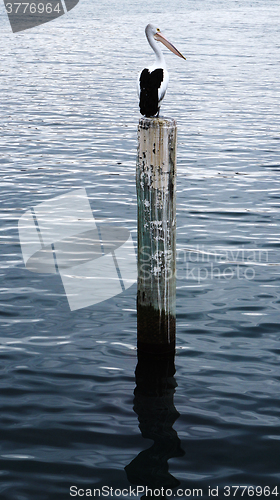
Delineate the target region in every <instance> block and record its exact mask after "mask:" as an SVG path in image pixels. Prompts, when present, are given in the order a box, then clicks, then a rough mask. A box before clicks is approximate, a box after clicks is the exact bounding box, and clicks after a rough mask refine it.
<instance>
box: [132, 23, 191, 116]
mask: <svg viewBox="0 0 280 500" xmlns="http://www.w3.org/2000/svg"><path fill="white" fill-rule="evenodd" d="M145 33H146V37H147V40H148V42H149V44H150V46H151V47H152V49H153V51H154V53H155V56H156V62H155V63H154V64H153V65H152V66H149V67H148V68H145V69H143V70H142V71H141V73H140V75H139V79H138V96H139V107H140V113H141V115H143V116H146V117H151V116H159V110H160V105H161V101H162V99H163V98H164V96H165V92H166V89H167V86H168V80H169V75H168V71H167V69H166V65H165V60H164V57H163V53H162V51H161V49H160V47H159V45H158V44H157V43H156V42H161V43H163V45H165V46H166V47H167V48H168V49H169V50H171V52H173V54H176V56H179V57H181V58H182V59H186V58H185V57H184V56H183V55H182V54H181V52H179V50H177V49H176V47H174V45H172V43H170V42H169V41H168V40H167V38H166V37H165V36H164V35H163V34H162V33H161V31H160V29H159V28H155V27H154V26H153V25H152V24H148V25H147V26H146V29H145Z"/></svg>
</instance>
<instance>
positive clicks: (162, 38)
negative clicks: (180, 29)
mask: <svg viewBox="0 0 280 500" xmlns="http://www.w3.org/2000/svg"><path fill="white" fill-rule="evenodd" d="M154 39H155V40H157V41H158V42H161V43H163V45H165V47H167V48H168V49H169V50H171V52H173V54H175V55H176V56H179V57H182V59H186V58H185V57H184V56H183V54H181V52H179V50H177V49H176V47H174V45H172V43H170V42H169V41H168V40H167V38H166V37H165V36H164V35H163V34H162V33H161V31H158V32H157V33H156V34H155V35H154Z"/></svg>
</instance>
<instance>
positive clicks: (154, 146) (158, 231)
mask: <svg viewBox="0 0 280 500" xmlns="http://www.w3.org/2000/svg"><path fill="white" fill-rule="evenodd" d="M176 140H177V127H176V122H175V120H172V119H167V118H141V119H140V121H139V127H138V156H137V170H136V184H137V203H138V290H137V346H138V350H141V351H146V352H155V353H161V352H168V351H172V350H174V348H175V332H176Z"/></svg>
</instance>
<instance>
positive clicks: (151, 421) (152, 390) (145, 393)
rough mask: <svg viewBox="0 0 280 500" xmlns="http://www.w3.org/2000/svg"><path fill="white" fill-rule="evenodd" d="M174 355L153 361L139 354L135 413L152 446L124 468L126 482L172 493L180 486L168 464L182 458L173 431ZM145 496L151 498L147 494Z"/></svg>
mask: <svg viewBox="0 0 280 500" xmlns="http://www.w3.org/2000/svg"><path fill="white" fill-rule="evenodd" d="M174 374H175V365H174V353H172V354H169V355H166V356H162V357H156V356H155V355H151V354H147V353H143V352H139V351H138V364H137V367H136V371H135V376H136V388H135V391H134V395H135V398H134V411H135V412H136V413H137V415H138V419H139V428H140V430H141V433H142V436H143V437H144V438H148V439H152V440H153V441H154V444H153V445H152V446H151V447H150V448H149V449H147V450H144V451H142V452H141V453H139V455H138V456H137V457H136V458H134V460H132V462H131V463H130V464H129V465H127V466H126V467H125V470H126V474H127V478H128V480H129V481H130V482H131V483H132V484H134V485H144V486H147V487H148V488H150V489H152V490H155V489H161V488H163V489H164V490H166V489H171V488H174V487H175V486H178V485H179V484H180V482H179V481H178V480H177V479H176V478H175V477H174V476H172V475H171V474H170V473H169V472H168V460H169V459H170V458H172V457H179V456H182V455H184V452H183V450H182V449H181V444H180V439H179V438H178V436H177V433H176V431H175V430H174V429H173V428H172V426H173V424H174V422H175V421H176V420H177V418H178V417H179V413H178V411H177V410H176V408H175V406H174V401H173V400H174V393H175V387H176V381H175V378H174ZM148 496H151V495H150V494H149V495H148Z"/></svg>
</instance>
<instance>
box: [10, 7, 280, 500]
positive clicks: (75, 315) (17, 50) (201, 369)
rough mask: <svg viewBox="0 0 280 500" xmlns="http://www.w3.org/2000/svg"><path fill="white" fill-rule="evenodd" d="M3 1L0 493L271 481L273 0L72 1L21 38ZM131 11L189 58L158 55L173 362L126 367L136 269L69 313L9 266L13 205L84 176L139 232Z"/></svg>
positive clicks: (137, 54)
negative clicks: (168, 150) (171, 260)
mask: <svg viewBox="0 0 280 500" xmlns="http://www.w3.org/2000/svg"><path fill="white" fill-rule="evenodd" d="M0 13H1V17H0V23H1V35H0V36H1V40H2V43H1V56H0V57H1V74H0V89H1V94H0V100H1V115H0V128H1V135H0V147H1V158H0V162H1V163H0V172H1V179H0V186H1V191H0V201H1V227H0V231H1V239H0V243H1V246H0V250H1V257H0V258H1V291H0V293H1V296H0V322H1V334H0V335H1V344H0V348H1V351H0V355H1V363H0V369H1V382H0V384H1V416H0V418H1V431H2V432H1V435H2V443H1V450H0V461H1V486H0V493H1V498H3V499H5V500H6V499H7V500H29V499H30V500H31V499H32V500H33V499H34V500H50V499H52V500H53V499H55V500H57V499H64V498H71V497H70V494H69V493H70V490H69V488H70V486H71V485H77V486H78V487H80V488H101V487H102V486H103V485H108V486H110V487H113V488H121V489H124V488H129V486H133V485H142V484H144V485H151V486H154V487H160V486H164V487H168V488H173V493H174V495H175V496H176V489H177V488H183V489H186V488H188V491H190V492H192V489H193V488H201V489H202V490H203V494H204V495H203V496H204V497H205V498H208V486H211V488H216V487H219V498H224V496H223V493H224V491H227V490H223V488H224V486H226V485H229V486H231V485H253V486H262V487H264V486H269V487H270V488H271V491H272V489H273V488H274V487H275V486H277V485H278V493H280V484H279V479H280V474H279V470H280V461H279V444H280V413H279V394H280V383H279V375H280V374H279V361H280V360H279V354H280V335H279V294H280V289H279V287H280V279H279V278H280V277H279V251H280V248H279V247H280V238H279V226H280V215H279V202H280V191H279V184H280V183H279V171H280V154H279V139H280V114H279V97H280V92H279V59H280V52H279V47H280V44H279V20H280V7H279V3H278V2H276V1H274V0H271V1H269V2H265V1H264V0H259V1H258V0H256V1H254V2H252V1H249V0H244V1H234V0H227V1H226V0H209V1H208V2H205V1H202V0H198V1H196V2H194V1H192V0H184V1H180V0H174V2H172V5H171V3H170V2H168V1H167V0H161V1H158V0H153V1H151V2H149V3H145V4H144V5H141V4H140V3H136V2H132V1H131V0H125V1H124V2H119V3H117V2H115V1H114V0H113V1H112V2H109V1H104V2H102V3H100V2H96V1H95V0H91V2H90V1H89V0H81V1H80V3H79V4H78V6H77V7H75V9H73V10H72V11H71V12H69V13H68V14H67V15H65V16H62V17H61V18H59V19H57V20H55V21H52V22H51V23H48V24H45V25H43V26H40V27H38V28H33V29H31V30H28V31H23V32H21V33H18V34H13V33H12V32H11V28H10V26H9V23H8V19H7V16H6V13H5V10H4V5H2V7H1V12H0ZM148 22H153V23H155V24H157V25H159V26H160V27H161V29H162V31H164V33H165V34H166V35H167V36H168V38H170V40H171V41H173V42H174V43H175V44H176V46H177V47H178V49H179V50H180V51H181V52H182V53H183V54H184V55H185V56H186V59H187V60H186V61H182V60H181V59H179V58H176V57H175V56H173V55H172V54H171V53H170V54H169V53H168V54H166V60H167V65H168V68H169V70H170V84H169V89H168V93H167V95H166V98H165V100H164V103H163V105H162V110H161V112H162V114H163V115H164V116H170V117H173V118H175V119H176V120H177V124H178V159H177V164H178V165H177V166H178V174H177V253H178V255H177V269H178V280H177V352H176V358H175V367H176V374H174V367H173V365H172V363H169V365H168V366H167V367H166V366H163V365H162V364H159V366H157V365H153V363H151V364H149V363H147V362H144V363H141V360H139V364H138V369H137V371H136V379H135V368H136V365H137V352H136V301H135V296H136V285H133V286H132V287H131V288H129V289H128V290H126V291H125V292H124V293H122V294H119V295H118V296H116V297H113V298H111V299H109V300H107V301H104V302H102V303H99V304H96V305H93V306H90V307H85V308H83V309H79V310H76V311H70V309H69V305H68V302H67V298H66V296H65V293H64V289H63V286H62V282H61V279H60V278H59V276H58V275H54V274H53V275H51V274H40V273H36V274H35V273H32V272H30V271H28V270H27V269H26V268H25V266H24V263H23V260H22V254H21V248H20V244H19V235H18V220H19V218H20V217H21V216H22V215H23V214H24V212H25V211H26V210H28V209H29V208H30V207H34V206H36V205H37V204H39V203H41V202H43V201H47V200H50V199H51V198H54V197H56V196H59V195H62V194H64V193H67V192H68V191H71V190H72V189H77V188H86V191H87V194H88V198H89V200H90V204H91V208H92V211H93V214H94V216H95V217H96V218H98V217H99V218H105V219H106V220H107V221H109V222H110V223H111V224H116V223H118V224H119V223H120V224H122V225H124V226H125V227H126V228H128V229H129V230H130V231H131V234H132V236H133V238H134V241H135V242H136V190H135V160H136V147H137V140H136V130H137V124H138V119H139V113H138V102H137V95H136V85H135V81H136V78H137V74H138V71H139V70H140V69H141V68H142V67H143V66H144V65H145V64H146V63H147V62H148V61H149V60H152V57H153V56H152V54H151V50H150V48H149V46H148V44H147V42H146V40H145V36H144V28H145V25H146V24H147V23H148ZM159 378H160V380H161V382H160V384H159V386H157V380H158V379H159ZM136 383H137V386H136ZM176 386H177V387H176ZM158 387H160V388H158ZM175 388H176V392H175ZM168 467H169V470H168ZM173 493H172V494H173ZM192 493H193V492H192ZM120 496H121V497H124V495H123V494H121V495H120ZM189 497H190V496H189ZM191 497H192V496H191ZM194 497H195V496H194ZM244 497H245V498H246V496H244ZM264 497H265V496H264V494H262V496H261V498H264ZM270 497H271V498H277V496H276V495H270ZM231 498H233V495H231ZM239 498H241V496H240V495H239Z"/></svg>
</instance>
